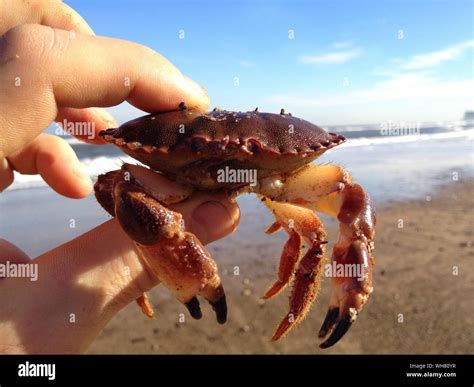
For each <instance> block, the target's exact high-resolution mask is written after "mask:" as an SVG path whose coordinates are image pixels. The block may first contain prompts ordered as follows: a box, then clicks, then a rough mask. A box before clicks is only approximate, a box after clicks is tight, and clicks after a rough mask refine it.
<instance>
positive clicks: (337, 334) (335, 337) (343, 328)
mask: <svg viewBox="0 0 474 387" xmlns="http://www.w3.org/2000/svg"><path fill="white" fill-rule="evenodd" d="M353 321H354V319H352V318H351V316H349V315H345V316H344V317H343V318H342V319H341V320H340V321H339V322H338V323H337V325H336V328H334V330H333V332H332V333H331V336H329V338H328V339H327V340H326V341H325V342H324V343H322V344H321V345H320V346H319V348H322V349H325V348H329V347H331V346H333V345H334V344H336V343H337V342H338V341H339V340H340V339H341V338H342V336H344V335H345V334H346V332H347V331H348V330H349V328H350V327H351V325H352V322H353Z"/></svg>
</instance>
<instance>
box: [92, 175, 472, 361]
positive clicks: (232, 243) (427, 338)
mask: <svg viewBox="0 0 474 387" xmlns="http://www.w3.org/2000/svg"><path fill="white" fill-rule="evenodd" d="M473 191H474V180H468V181H452V182H451V183H450V184H448V185H445V186H442V187H440V188H438V189H437V190H436V191H434V192H433V193H431V194H430V195H429V198H428V200H427V198H424V199H417V200H410V201H405V202H404V201H397V202H389V203H386V204H384V205H382V206H379V208H378V212H377V234H376V250H375V254H376V266H375V268H374V293H373V294H372V296H371V299H370V300H369V302H368V304H367V305H366V307H365V309H364V310H363V312H362V313H361V315H360V317H359V318H358V319H357V321H356V322H355V323H354V325H353V327H352V328H351V329H350V331H349V332H348V333H347V334H346V336H345V337H344V338H343V339H342V340H341V341H340V342H339V343H338V344H337V345H335V346H334V347H332V348H330V349H328V350H321V349H319V347H318V345H319V343H320V341H319V340H318V339H317V331H318V329H319V327H320V325H321V323H322V321H323V319H324V315H325V313H326V310H327V305H328V302H329V290H330V289H329V287H330V283H329V281H328V279H327V278H324V277H323V281H322V287H321V291H320V294H319V296H318V298H317V300H316V302H315V303H314V305H313V307H312V309H311V311H310V312H309V313H308V316H307V318H306V319H305V320H304V321H303V322H302V323H301V324H300V325H299V326H298V327H296V328H295V329H294V330H293V331H292V332H290V333H289V335H288V336H287V337H286V338H284V339H282V340H280V341H278V342H276V343H274V342H271V341H270V338H271V335H272V333H273V330H274V328H275V327H276V325H277V324H278V323H279V321H280V320H281V318H283V316H284V315H285V313H286V312H287V310H288V309H287V308H288V294H289V293H288V290H285V291H284V292H282V294H280V295H279V296H277V297H275V298H273V299H271V300H268V301H263V300H261V299H260V296H261V295H262V294H263V293H264V292H265V290H266V289H267V288H268V287H269V286H270V285H271V284H272V283H273V281H274V280H275V279H276V273H277V265H278V258H279V255H280V251H281V247H282V246H283V243H284V242H285V240H286V237H285V235H284V233H278V234H276V235H272V236H267V235H265V234H264V233H263V229H262V230H261V231H260V233H261V234H260V233H259V234H258V236H255V235H253V236H252V238H249V236H250V235H252V234H254V233H255V227H251V226H252V224H255V223H257V224H258V225H260V224H264V223H265V222H266V220H267V219H247V220H246V218H245V216H243V218H242V224H241V226H240V227H239V228H244V232H241V233H239V235H236V238H232V237H230V238H231V240H229V237H228V238H226V239H224V240H223V241H219V242H217V243H214V244H212V245H210V246H209V251H210V252H211V254H212V255H213V256H214V257H215V259H216V262H217V263H218V266H219V270H220V273H221V277H222V280H223V284H224V287H225V288H226V293H227V297H228V307H229V318H228V322H227V323H226V324H225V325H222V326H220V325H218V324H217V322H216V321H215V317H214V313H213V312H212V310H211V308H210V306H208V305H205V304H204V303H203V315H204V316H203V318H202V319H201V320H199V321H195V320H192V319H191V317H190V316H189V315H188V313H187V311H186V309H185V307H184V306H183V305H181V304H180V303H179V302H178V301H177V300H175V299H174V298H173V297H172V296H171V295H170V293H169V292H168V291H167V290H166V289H164V288H162V287H158V288H155V289H153V290H152V291H151V292H150V293H149V296H150V300H151V302H152V304H153V305H154V307H155V311H156V317H157V319H156V320H155V321H152V320H148V319H147V318H146V317H145V316H143V315H142V314H141V312H140V311H139V310H138V308H137V307H136V305H134V304H131V305H129V306H127V307H126V308H125V309H124V310H122V311H121V312H120V313H119V314H118V315H117V316H116V317H115V318H114V319H113V320H112V321H111V322H110V323H109V325H108V326H107V327H106V328H105V329H104V331H103V332H102V334H101V335H100V336H99V338H98V339H97V340H96V341H95V342H94V343H93V345H92V346H91V348H90V350H89V353H162V354H171V353H173V354H184V353H190V354H194V353H209V354H211V353H224V354H233V353H257V354H258V353H321V354H330V353H365V354H370V353H372V354H383V353H412V354H414V353H470V352H472V348H474V333H473V332H472V330H469V328H468V327H470V326H473V325H474V312H473V308H472V301H470V299H468V297H466V295H469V294H473V293H474V263H473V256H474V241H473V227H472V226H473V219H472V208H473V204H474V199H473V197H474V195H472V193H473ZM268 219H271V217H269V218H268ZM400 220H402V223H403V224H402V226H403V227H402V228H400ZM323 221H324V222H325V225H326V229H327V232H328V235H329V239H330V242H333V241H334V238H335V237H336V235H335V232H336V227H337V225H336V223H335V222H334V221H332V222H328V221H327V219H326V218H323ZM265 224H266V223H265ZM243 246H245V248H243ZM327 252H330V246H329V248H328V250H327ZM244 255H247V256H248V259H245V257H244ZM235 267H238V269H239V275H238V276H236V275H234V273H235ZM455 268H456V270H455ZM455 271H456V275H455V274H454V272H455ZM183 315H184V322H180V321H182V316H183Z"/></svg>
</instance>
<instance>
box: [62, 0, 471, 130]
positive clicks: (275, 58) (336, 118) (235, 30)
mask: <svg viewBox="0 0 474 387" xmlns="http://www.w3.org/2000/svg"><path fill="white" fill-rule="evenodd" d="M66 2H67V3H68V4H69V5H71V6H72V7H73V8H74V9H76V10H77V11H78V12H79V13H80V14H81V15H82V16H83V17H84V18H85V19H86V20H87V21H88V22H89V24H90V25H91V26H92V28H93V29H94V30H95V32H96V33H97V34H98V35H105V36H110V37H117V38H122V39H127V40H132V41H135V42H138V43H141V44H144V45H147V46H150V47H152V48H153V49H155V50H157V51H159V52H160V53H162V54H163V55H165V56H166V57H167V58H168V59H170V60H171V61H172V62H173V63H174V64H176V65H177V66H178V67H179V68H180V69H181V70H182V71H183V72H184V73H185V74H187V75H188V76H190V77H191V78H193V79H195V80H196V81H197V82H199V83H200V84H202V85H204V86H205V87H206V89H207V90H208V92H209V95H210V97H211V101H212V104H213V105H215V106H219V107H222V108H225V109H229V110H250V109H253V108H254V107H255V106H259V108H260V110H262V111H275V112H276V111H279V110H280V108H281V107H284V108H285V109H286V110H287V111H291V112H292V113H293V114H294V115H298V116H300V117H302V118H305V119H308V120H310V121H313V122H315V123H318V124H321V125H333V124H361V123H377V122H382V121H387V120H392V121H396V120H405V121H444V120H456V119H460V118H461V117H462V115H463V113H464V111H465V110H467V109H473V108H474V106H473V101H474V91H473V90H474V80H473V78H474V75H473V71H474V70H473V66H474V63H473V53H474V37H473V4H474V3H473V2H472V1H458V0H454V1H434V0H433V1H388V0H380V1H359V0H357V1H356V0H345V1H331V2H330V1H272V2H270V1H242V0H241V1H205V0H201V1H186V0H182V1H169V2H168V1H151V0H149V1H144V0H143V1H140V0H137V1H125V0H123V1H120V0H102V1H95V0H94V1H93V0H81V1H66ZM290 30H292V31H293V33H294V35H293V38H292V39H291V37H292V36H291V34H292V32H291V31H290ZM180 31H181V33H182V32H184V39H180ZM112 111H113V113H114V114H115V115H116V117H117V119H118V120H119V121H124V120H127V119H130V118H133V117H135V116H137V115H139V114H140V113H139V112H137V111H135V110H134V109H132V108H131V107H129V106H126V105H121V106H120V107H118V108H115V109H112Z"/></svg>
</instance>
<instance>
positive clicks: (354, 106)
mask: <svg viewBox="0 0 474 387" xmlns="http://www.w3.org/2000/svg"><path fill="white" fill-rule="evenodd" d="M472 90H474V80H473V79H465V80H456V81H441V80H439V79H436V78H434V77H433V76H429V75H426V74H399V75H397V76H394V77H392V78H389V79H386V80H383V81H381V82H378V83H376V84H375V85H374V86H372V87H370V88H367V89H359V90H353V91H348V92H345V93H340V94H332V95H331V94H329V95H325V96H322V95H320V96H316V97H300V96H294V95H274V96H270V97H268V98H266V100H265V102H266V103H268V104H271V105H274V108H275V109H276V108H277V107H281V106H284V107H285V108H286V109H287V110H289V111H292V113H294V115H299V116H301V117H304V118H306V119H309V120H314V122H320V123H324V124H344V123H351V124H362V123H371V122H380V121H382V120H387V119H392V120H395V119H411V120H419V121H431V120H449V119H460V118H461V114H462V112H463V110H465V109H468V108H472V97H473V92H472Z"/></svg>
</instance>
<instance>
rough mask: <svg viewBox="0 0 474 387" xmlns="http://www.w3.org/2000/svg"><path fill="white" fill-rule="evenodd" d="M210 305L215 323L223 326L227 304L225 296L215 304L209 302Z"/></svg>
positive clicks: (225, 319)
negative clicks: (214, 313)
mask: <svg viewBox="0 0 474 387" xmlns="http://www.w3.org/2000/svg"><path fill="white" fill-rule="evenodd" d="M209 303H210V304H211V305H212V309H213V310H214V312H216V318H217V322H218V323H219V324H225V322H226V321H227V302H226V299H225V294H224V295H222V297H221V298H219V299H218V300H217V301H216V302H209Z"/></svg>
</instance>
